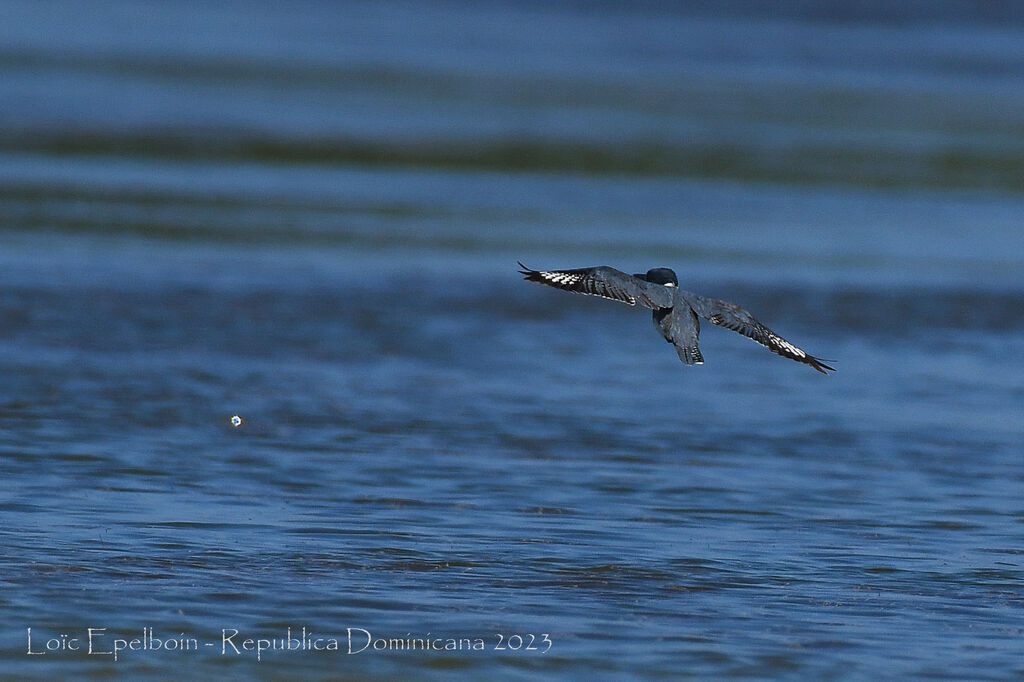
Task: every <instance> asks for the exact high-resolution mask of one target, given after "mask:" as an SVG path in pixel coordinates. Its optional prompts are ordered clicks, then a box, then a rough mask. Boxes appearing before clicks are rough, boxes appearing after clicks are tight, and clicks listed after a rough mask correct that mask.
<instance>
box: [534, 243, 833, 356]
mask: <svg viewBox="0 0 1024 682" xmlns="http://www.w3.org/2000/svg"><path fill="white" fill-rule="evenodd" d="M519 267H521V268H522V270H520V273H522V274H523V275H524V279H526V280H527V281H529V282H538V283H540V284H546V285H548V286H550V287H555V288H556V289H562V290H564V291H571V292H573V293H576V294H588V295H591V296H601V297H603V298H610V299H612V300H613V301H621V302H622V303H626V304H628V305H636V304H637V303H639V304H641V305H642V306H644V307H646V308H650V309H651V310H653V311H654V326H655V327H657V329H658V331H659V332H661V335H662V336H663V337H665V340H666V341H668V342H669V343H671V344H673V345H674V346H675V347H676V352H677V353H678V354H679V359H680V360H682V361H683V362H684V363H686V364H687V365H700V364H703V363H704V357H703V356H702V355H701V352H700V347H699V346H698V338H699V336H700V319H699V318H701V317H702V318H704V319H705V320H707V321H708V322H710V323H711V324H714V325H718V326H719V327H725V328H726V329H731V330H733V331H735V332H739V333H740V334H743V335H744V336H746V337H748V338H751V339H753V340H754V341H757V342H758V343H759V344H761V345H762V346H764V347H765V348H767V349H768V350H770V351H772V352H773V353H776V354H778V355H781V356H782V357H784V358H789V359H791V360H796V361H797V362H802V363H804V364H806V365H810V366H811V367H813V368H814V369H816V370H818V371H819V372H821V373H822V374H828V372H829V371H830V370H831V371H835V368H833V367H829V366H828V365H826V364H825V363H824V362H823V361H822V360H821V359H820V358H816V357H814V356H813V355H811V354H810V353H807V352H805V351H803V350H801V349H799V348H797V347H796V346H794V345H793V344H792V343H790V342H789V341H786V340H785V339H784V338H782V337H781V336H779V335H778V334H776V333H775V332H773V331H772V330H771V329H769V328H768V327H766V326H764V325H763V324H761V323H760V322H758V321H757V320H756V319H755V318H754V316H753V315H751V314H750V313H749V312H747V311H746V310H744V309H743V308H741V307H740V306H738V305H736V304H735V303H729V302H728V301H721V300H718V299H714V298H705V297H704V296H698V295H697V294H694V293H692V292H689V291H683V290H682V289H680V288H679V280H678V279H677V278H676V273H675V272H673V271H672V270H670V269H669V268H654V269H652V270H648V271H647V274H644V275H640V274H636V275H627V274H626V273H624V272H621V271H619V270H616V269H615V268H610V267H608V266H606V265H601V266H598V267H594V268H577V269H575V270H531V269H529V268H527V267H526V266H525V265H523V264H522V263H520V264H519Z"/></svg>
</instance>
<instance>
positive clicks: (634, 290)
mask: <svg viewBox="0 0 1024 682" xmlns="http://www.w3.org/2000/svg"><path fill="white" fill-rule="evenodd" d="M519 267H521V268H522V270H520V271H519V272H520V273H522V274H523V275H524V277H523V279H525V280H527V281H528V282H540V283H541V284H547V285H548V286H549V287H555V288H556V289H562V290H564V291H571V292H573V293H576V294H588V295H590V296H601V297H603V298H610V299H612V300H613V301H621V302H623V303H627V304H629V305H636V304H637V303H639V304H640V305H643V306H646V307H648V308H651V309H654V310H657V309H659V308H671V307H672V303H673V297H672V291H671V290H670V289H669V288H668V287H666V286H663V285H661V284H655V283H653V282H648V281H647V280H643V279H640V278H639V277H634V276H633V275H627V274H626V273H624V272H621V271H620V270H616V269H615V268H610V267H608V266H606V265H601V266H598V267H596V268H577V269H575V270H531V269H529V268H528V267H526V266H525V265H523V264H522V263H520V264H519Z"/></svg>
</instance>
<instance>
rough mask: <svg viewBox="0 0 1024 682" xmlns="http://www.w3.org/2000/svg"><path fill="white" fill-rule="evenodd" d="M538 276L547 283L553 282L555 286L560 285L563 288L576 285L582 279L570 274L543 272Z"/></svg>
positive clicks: (580, 276) (579, 276) (581, 276)
mask: <svg viewBox="0 0 1024 682" xmlns="http://www.w3.org/2000/svg"><path fill="white" fill-rule="evenodd" d="M540 276H541V278H542V279H545V280H547V281H549V282H554V283H555V284H561V285H564V286H571V285H573V284H578V283H579V282H581V281H582V280H583V279H584V277H583V275H577V274H573V273H571V272H545V271H543V270H542V271H541V272H540Z"/></svg>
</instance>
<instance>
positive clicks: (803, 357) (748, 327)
mask: <svg viewBox="0 0 1024 682" xmlns="http://www.w3.org/2000/svg"><path fill="white" fill-rule="evenodd" d="M686 299H687V302H688V303H689V304H690V307H691V308H693V310H694V311H695V312H696V313H697V314H698V315H700V316H701V317H703V318H704V319H706V320H707V321H708V322H710V323H711V324H715V325H718V326H719V327H725V328H726V329H731V330H733V331H735V332H739V333H740V334H743V335H744V336H746V337H749V338H751V339H753V340H754V341H757V342H758V343H759V344H761V345H762V346H764V347H765V348H767V349H768V350H770V351H771V352H773V353H776V354H778V355H781V356H782V357H784V358H789V359H791V360H796V361H797V362H802V363H804V364H807V365H810V366H811V367H813V368H814V369H816V370H818V371H819V372H821V373H822V374H828V373H829V371H830V370H831V371H833V372H834V371H835V368H834V367H829V366H828V365H826V364H825V363H824V362H823V361H822V360H821V359H820V358H816V357H814V356H813V355H811V354H810V353H808V352H806V351H804V350H801V349H800V348H797V347H796V346H794V345H793V344H791V343H790V342H789V341H786V339H784V338H782V337H781V336H779V335H778V334H776V333H775V332H773V331H772V330H771V329H769V328H768V327H766V326H764V325H763V324H761V323H760V322H758V321H757V320H756V319H755V318H754V316H753V315H751V314H750V313H749V312H747V311H746V310H744V309H743V308H741V307H740V306H738V305H736V304H735V303H729V302H728V301H720V300H718V299H714V298H704V297H703V296H697V295H696V294H690V293H688V292H687V293H686Z"/></svg>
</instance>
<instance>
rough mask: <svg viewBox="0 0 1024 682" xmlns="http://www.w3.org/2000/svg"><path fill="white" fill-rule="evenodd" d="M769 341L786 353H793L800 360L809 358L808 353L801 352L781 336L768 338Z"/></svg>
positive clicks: (773, 335) (774, 335)
mask: <svg viewBox="0 0 1024 682" xmlns="http://www.w3.org/2000/svg"><path fill="white" fill-rule="evenodd" d="M768 340H769V341H771V342H772V343H773V344H774V345H776V346H778V347H779V348H782V349H784V350H786V351H789V352H790V353H792V354H793V355H795V356H797V357H798V358H806V357H807V353H805V352H803V351H802V350H800V349H799V348H797V347H796V346H794V345H793V344H791V343H790V342H789V341H786V340H785V339H784V338H782V337H781V336H778V335H776V334H772V335H771V336H769V337H768Z"/></svg>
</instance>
